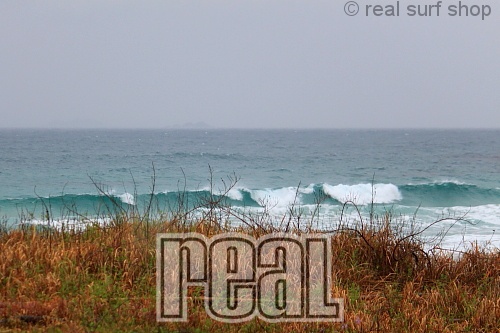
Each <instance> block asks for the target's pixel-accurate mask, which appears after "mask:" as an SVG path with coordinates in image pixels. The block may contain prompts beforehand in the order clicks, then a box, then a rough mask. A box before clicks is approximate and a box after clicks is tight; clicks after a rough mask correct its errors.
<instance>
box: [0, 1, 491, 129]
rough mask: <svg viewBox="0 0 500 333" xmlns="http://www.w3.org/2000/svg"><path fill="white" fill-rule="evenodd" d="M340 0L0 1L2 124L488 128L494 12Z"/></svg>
mask: <svg viewBox="0 0 500 333" xmlns="http://www.w3.org/2000/svg"><path fill="white" fill-rule="evenodd" d="M346 1H347V0H342V1H338V0H330V1H318V0H301V1H298V0H297V1H295V0H289V1H279V0H265V1H264V0H260V1H259V0H226V1H222V0H200V1H185V0H182V1H181V0H179V1H103V0H99V1H90V0H85V1H83V0H81V1H79V0H75V1H18V0H3V1H1V2H0V45H1V46H0V47H1V52H0V127H62V128H68V127H69V128H73V127H98V128H101V127H113V128H114V127H118V128H122V127H127V128H130V127H141V128H149V127H154V128H169V127H176V126H182V125H183V124H186V123H196V122H204V123H206V124H208V125H210V126H211V127H231V128H241V127H262V128H270V127H271V128H289V127H292V128H303V127H304V128H316V127H327V128H346V127H347V128H358V127H370V128H379V127H390V128H394V127H396V128H399V127H496V128H499V127H500V3H499V2H498V1H493V0H484V1H463V3H467V4H469V5H472V4H476V3H477V4H481V5H489V6H490V7H491V10H492V12H491V14H490V16H488V17H486V18H485V19H484V20H482V19H481V17H480V16H479V17H472V16H469V17H456V16H455V17H451V16H449V15H448V13H449V12H448V8H447V7H448V6H449V5H454V4H458V1H451V0H450V1H443V4H442V8H441V9H440V16H439V17H436V16H433V17H409V16H407V11H406V9H405V7H406V6H407V5H410V4H423V3H426V2H425V1H420V0H414V1H413V2H412V1H406V0H405V1H400V7H401V8H400V16H399V17H384V16H381V17H374V16H373V15H371V17H366V16H365V15H366V12H365V9H366V7H365V4H367V3H371V4H382V5H389V4H396V1H380V0H374V1H370V2H368V1H366V0H359V1H358V2H359V3H360V7H361V11H360V13H358V15H356V16H352V17H350V16H348V15H346V14H345V12H344V4H345V2H346ZM377 1H378V2H377ZM427 3H428V4H435V3H436V2H433V1H428V2H427Z"/></svg>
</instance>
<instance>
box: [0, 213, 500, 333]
mask: <svg viewBox="0 0 500 333" xmlns="http://www.w3.org/2000/svg"><path fill="white" fill-rule="evenodd" d="M219 221H220V220H218V219H217V218H214V215H206V216H204V217H201V218H193V219H191V220H189V221H188V220H185V219H179V218H176V217H171V218H168V219H163V218H158V219H153V220H151V219H143V218H137V216H134V214H128V215H127V214H124V215H121V216H116V217H115V219H114V220H112V221H111V223H107V224H105V225H99V224H91V225H89V226H87V227H86V228H85V229H77V228H73V229H71V228H66V229H53V228H38V227H36V226H32V225H24V226H23V227H21V228H19V229H15V230H9V231H5V232H2V233H1V234H0V331H1V332H17V331H33V332H46V331H48V332H68V331H70V332H73V333H77V332H221V331H224V332H500V251H499V250H498V249H495V250H486V249H485V248H482V247H480V246H478V245H477V244H471V245H470V246H469V247H468V248H467V249H466V250H464V251H461V252H460V253H459V255H458V256H457V255H456V253H455V252H450V251H438V250H437V249H436V248H434V249H428V248H427V247H426V244H425V242H424V241H423V238H421V237H419V235H420V234H419V233H412V232H409V233H408V232H405V231H404V230H403V229H401V228H398V227H397V225H398V222H399V221H397V219H396V218H394V217H393V216H392V215H390V214H385V215H383V216H371V217H370V220H369V221H363V220H362V219H361V220H360V221H358V222H356V223H351V224H345V225H343V226H340V227H339V228H338V229H336V230H335V231H330V232H329V235H330V237H331V240H332V264H333V269H332V296H333V297H342V298H344V300H345V321H344V322H343V323H324V322H317V323H273V324H270V323H267V322H264V321H261V320H259V319H254V320H251V321H248V322H244V323H239V324H227V323H221V322H218V321H214V320H213V319H211V318H210V317H209V316H208V315H207V314H206V313H205V309H204V305H203V288H200V287H196V288H190V289H189V291H188V296H189V305H188V313H189V321H188V322H186V323H157V322H156V313H155V306H156V275H155V274H156V271H155V256H156V254H155V241H156V238H155V235H156V234H157V233H166V232H199V233H202V234H204V235H206V236H209V237H210V236H213V235H216V234H218V233H222V232H229V231H233V232H234V231H236V232H243V233H247V234H249V235H251V236H253V237H255V238H258V237H259V236H262V235H264V234H267V233H269V232H275V231H280V230H277V228H276V227H273V226H272V225H271V224H268V225H266V224H255V223H252V221H249V222H248V223H246V224H245V223H243V224H240V226H238V227H236V226H230V224H226V223H219ZM395 226H396V227H395ZM281 231H282V230H281ZM286 231H287V232H291V233H297V234H298V233H303V232H308V233H314V232H319V231H317V230H316V231H315V230H314V229H311V228H308V229H306V230H303V229H300V228H288V226H287V230H286ZM323 232H324V231H323Z"/></svg>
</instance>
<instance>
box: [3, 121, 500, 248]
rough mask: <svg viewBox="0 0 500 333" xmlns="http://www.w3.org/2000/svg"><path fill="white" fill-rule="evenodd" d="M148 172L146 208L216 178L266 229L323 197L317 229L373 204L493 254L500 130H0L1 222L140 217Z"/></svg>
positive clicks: (499, 230) (198, 194)
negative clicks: (266, 221)
mask: <svg viewBox="0 0 500 333" xmlns="http://www.w3.org/2000/svg"><path fill="white" fill-rule="evenodd" d="M153 166H154V169H155V173H154V174H155V181H154V186H155V187H154V195H155V196H154V197H155V202H157V203H158V207H163V208H162V209H163V210H165V211H168V210H169V209H172V210H173V209H175V208H174V207H176V204H177V203H178V199H179V194H182V193H184V194H186V195H185V197H186V198H190V201H189V202H191V203H192V204H194V203H195V202H199V199H200V198H202V197H204V196H207V195H208V194H209V193H210V178H211V176H212V178H213V181H212V183H213V185H214V186H213V187H212V192H215V194H219V193H222V192H224V183H223V182H222V181H221V179H224V181H225V182H226V185H227V184H229V183H231V180H230V179H229V178H228V176H230V177H234V176H236V177H237V178H238V181H237V183H236V185H235V186H234V187H233V188H232V189H231V190H230V191H229V192H228V193H227V194H226V196H227V201H228V203H229V204H231V205H232V206H233V207H236V208H238V209H241V210H242V211H243V210H245V211H251V212H253V213H258V212H259V211H262V210H263V208H262V206H263V205H264V204H266V205H268V207H270V211H271V215H272V216H274V218H275V219H276V221H279V220H280V219H281V217H282V216H283V215H284V214H285V213H286V212H287V210H288V208H289V207H290V204H291V203H293V202H295V206H296V207H300V209H301V210H302V212H303V215H304V217H305V219H306V220H307V217H308V214H309V215H310V214H312V213H311V212H312V211H313V210H314V208H315V207H316V206H315V203H316V202H317V199H318V198H319V197H322V195H323V194H324V200H323V201H322V202H321V206H320V218H319V219H317V221H320V223H319V224H318V226H319V227H321V228H326V229H328V228H330V227H332V228H333V226H334V225H335V224H336V223H338V221H339V219H340V214H341V208H342V204H343V203H344V202H345V201H346V200H353V201H354V202H355V203H357V204H358V206H359V209H360V212H361V216H362V217H364V218H367V216H368V214H369V211H370V208H371V203H372V201H373V203H374V204H375V205H374V209H375V212H376V213H377V214H379V215H382V214H384V212H388V211H389V212H391V213H392V214H393V215H394V216H396V217H397V219H399V220H400V222H401V223H405V222H404V221H409V220H411V219H412V218H414V216H415V221H417V222H418V223H419V224H421V225H422V226H425V225H428V224H430V223H431V222H433V221H435V220H436V219H439V218H442V217H449V216H456V217H459V216H463V215H464V214H465V219H467V221H468V222H466V221H458V222H456V223H455V222H452V221H445V222H443V223H442V224H440V225H441V226H452V225H453V227H452V229H450V230H449V231H448V233H447V236H446V237H445V240H444V244H445V245H447V246H449V247H454V246H457V245H458V244H464V243H466V244H467V243H468V242H471V241H474V240H477V241H479V243H480V244H485V243H486V242H490V243H491V245H492V246H496V247H500V236H499V235H500V130H27V129H24V130H13V129H12V130H10V129H9V130H7V129H3V130H0V217H2V219H1V220H2V221H4V223H6V224H8V225H16V224H18V223H20V222H33V223H47V221H46V216H47V214H46V212H47V211H46V209H45V208H47V207H49V208H50V220H52V222H51V223H64V220H65V219H67V218H68V217H74V216H76V215H77V213H75V212H74V210H75V209H73V208H75V207H76V209H77V211H78V213H82V214H85V215H86V216H92V215H96V216H97V215H100V214H101V212H100V211H99V207H102V206H103V204H104V206H106V204H107V203H108V204H109V202H107V203H106V200H108V201H109V198H113V199H115V200H117V201H118V202H120V204H121V205H123V207H125V208H127V207H131V206H134V207H137V208H140V207H141V205H143V204H144V202H146V201H147V199H148V198H149V196H148V194H150V193H151V191H152V189H153V181H152V177H153ZM210 170H211V171H210ZM372 184H373V186H372ZM98 188H100V190H102V191H103V192H105V193H104V194H107V195H103V193H102V192H100V191H99V190H98ZM372 194H373V195H372ZM108 196H109V198H108ZM372 197H373V200H372ZM69 207H73V208H72V209H68V208H69ZM350 211H351V213H352V209H351V210H350ZM348 216H349V215H348ZM344 218H346V217H345V216H344ZM349 218H351V219H353V220H354V219H356V214H354V215H352V216H351V217H349ZM397 219H396V220H397ZM437 232H438V229H437V228H431V229H429V230H428V231H427V235H429V236H432V233H437Z"/></svg>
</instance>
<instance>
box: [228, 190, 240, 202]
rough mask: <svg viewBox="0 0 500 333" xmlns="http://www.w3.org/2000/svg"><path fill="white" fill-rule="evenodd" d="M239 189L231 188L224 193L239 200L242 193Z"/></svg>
mask: <svg viewBox="0 0 500 333" xmlns="http://www.w3.org/2000/svg"><path fill="white" fill-rule="evenodd" d="M241 191H242V190H241V189H238V188H232V189H230V190H229V191H228V192H227V193H226V195H227V196H228V198H229V199H232V200H236V201H241V200H243V193H242V192H241Z"/></svg>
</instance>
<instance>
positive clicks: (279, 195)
mask: <svg viewBox="0 0 500 333" xmlns="http://www.w3.org/2000/svg"><path fill="white" fill-rule="evenodd" d="M248 192H249V193H250V197H251V198H252V199H253V200H254V201H255V202H257V203H258V204H260V205H267V206H270V207H288V206H290V205H293V204H294V203H295V204H300V203H301V198H300V194H307V193H310V189H309V188H299V189H298V190H297V187H293V186H290V187H282V188H277V189H263V190H248ZM297 192H298V193H297Z"/></svg>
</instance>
